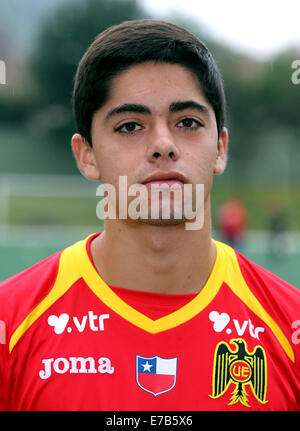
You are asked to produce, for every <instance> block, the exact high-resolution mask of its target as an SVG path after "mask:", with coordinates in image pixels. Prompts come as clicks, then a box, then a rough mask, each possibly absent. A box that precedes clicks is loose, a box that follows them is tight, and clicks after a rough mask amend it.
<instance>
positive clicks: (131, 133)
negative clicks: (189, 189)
mask: <svg viewBox="0 0 300 431" xmlns="http://www.w3.org/2000/svg"><path fill="white" fill-rule="evenodd" d="M91 134H92V142H93V148H92V149H91V150H90V151H91V152H92V158H93V160H94V164H95V167H94V171H93V174H92V175H91V174H90V175H89V174H87V173H86V172H84V169H81V170H82V171H83V173H84V174H86V175H87V176H89V177H90V178H91V179H100V180H101V181H102V183H109V184H112V185H114V186H115V187H116V189H117V190H118V184H119V176H126V177H127V183H128V187H129V186H130V185H132V184H146V185H147V187H148V188H149V187H150V185H151V184H153V183H158V184H162V183H166V184H168V185H171V184H177V185H178V187H179V186H183V184H184V183H187V184H193V185H195V184H204V193H205V199H207V197H208V196H209V193H210V190H211V186H212V178H213V174H214V173H217V174H220V173H222V172H223V170H224V167H225V162H226V160H225V159H226V146H227V133H226V130H223V131H222V134H221V137H220V138H219V140H218V135H217V125H216V118H215V114H214V110H213V108H212V107H211V105H210V104H209V102H208V101H207V99H206V98H205V96H204V94H203V91H202V89H201V86H200V84H199V82H198V80H197V78H196V77H195V76H194V75H193V73H192V72H190V71H189V70H188V69H186V68H185V67H183V66H181V65H177V64H168V63H154V62H147V63H142V64H138V65H134V66H132V67H130V68H129V69H127V70H126V71H124V72H122V73H120V74H119V75H117V76H116V77H115V78H114V79H113V80H112V82H111V87H110V97H109V100H108V101H107V102H106V104H105V105H103V106H102V107H101V108H100V109H99V110H98V111H97V112H96V113H95V114H94V117H93V121H92V133H91ZM73 139H74V138H73ZM73 150H74V146H73ZM74 152H75V151H74ZM75 157H76V154H75ZM76 159H77V161H78V157H76ZM78 164H79V167H81V166H80V163H78ZM89 173H90V172H89ZM165 174H166V175H165ZM180 174H181V175H182V177H180ZM153 175H154V176H155V177H154V180H153V181H147V180H149V179H150V180H151V176H153Z"/></svg>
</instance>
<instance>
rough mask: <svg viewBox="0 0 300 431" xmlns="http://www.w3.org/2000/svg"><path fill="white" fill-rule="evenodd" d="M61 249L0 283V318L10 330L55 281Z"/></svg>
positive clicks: (45, 293)
mask: <svg viewBox="0 0 300 431" xmlns="http://www.w3.org/2000/svg"><path fill="white" fill-rule="evenodd" d="M61 253H62V250H61V251H58V252H57V253H55V254H53V255H51V256H49V257H47V258H46V259H44V260H42V261H40V262H38V263H36V264H35V265H33V266H31V267H30V268H27V269H25V270H24V271H22V272H20V273H18V274H16V275H14V276H12V277H10V278H8V279H7V280H4V281H3V282H1V283H0V320H2V321H4V322H5V323H6V324H7V325H8V327H10V328H11V329H12V330H13V329H14V327H15V325H17V324H18V323H19V322H20V321H22V320H23V319H24V317H25V316H26V315H27V314H28V313H30V311H31V310H32V309H33V308H34V307H35V306H36V305H37V304H38V303H39V302H40V301H41V300H42V299H43V298H44V297H45V296H46V295H47V293H48V292H49V290H50V289H51V288H52V286H53V284H54V283H55V279H56V276H57V272H58V268H59V261H60V256H61Z"/></svg>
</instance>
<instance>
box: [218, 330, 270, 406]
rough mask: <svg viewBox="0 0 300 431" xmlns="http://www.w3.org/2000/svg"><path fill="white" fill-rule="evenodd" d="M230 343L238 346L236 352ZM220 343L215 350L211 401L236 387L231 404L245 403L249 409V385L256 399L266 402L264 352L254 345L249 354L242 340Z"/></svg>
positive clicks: (265, 361)
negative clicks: (230, 388) (231, 385)
mask: <svg viewBox="0 0 300 431" xmlns="http://www.w3.org/2000/svg"><path fill="white" fill-rule="evenodd" d="M229 344H232V345H235V346H236V349H234V348H231V347H230V346H229ZM229 344H227V343H226V342H225V341H222V342H220V343H219V344H218V345H217V347H216V350H215V358H214V367H213V382H212V395H210V397H211V398H219V397H221V396H222V395H223V394H224V393H225V392H226V391H227V389H228V387H229V385H230V384H231V383H233V384H234V385H235V387H234V390H233V392H232V394H231V395H232V396H231V398H230V402H229V403H228V405H232V404H236V403H237V402H240V403H242V404H243V405H244V406H247V407H250V405H249V403H248V394H247V392H246V389H245V386H247V385H248V386H250V388H251V389H252V392H253V394H254V396H255V398H256V399H257V400H258V401H259V402H260V403H262V404H265V403H267V402H268V401H267V400H266V393H267V360H266V354H265V351H264V349H263V348H262V347H261V346H255V348H254V350H253V351H252V352H251V353H250V352H249V351H248V348H247V344H246V341H245V340H243V339H242V338H236V339H232V340H230V342H229Z"/></svg>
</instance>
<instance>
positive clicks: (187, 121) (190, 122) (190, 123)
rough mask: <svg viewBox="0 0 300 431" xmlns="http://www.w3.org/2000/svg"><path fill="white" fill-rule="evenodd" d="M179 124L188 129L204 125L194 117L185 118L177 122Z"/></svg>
mask: <svg viewBox="0 0 300 431" xmlns="http://www.w3.org/2000/svg"><path fill="white" fill-rule="evenodd" d="M177 126H178V127H182V128H186V129H198V128H199V127H203V125H202V124H201V123H200V122H199V121H197V120H195V119H194V118H184V119H183V120H181V121H179V123H177Z"/></svg>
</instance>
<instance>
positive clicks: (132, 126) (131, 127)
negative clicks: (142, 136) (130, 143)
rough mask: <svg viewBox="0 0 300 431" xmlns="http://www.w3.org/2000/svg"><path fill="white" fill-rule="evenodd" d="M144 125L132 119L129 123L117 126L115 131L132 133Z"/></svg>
mask: <svg viewBox="0 0 300 431" xmlns="http://www.w3.org/2000/svg"><path fill="white" fill-rule="evenodd" d="M141 128H142V126H140V125H139V124H138V123H135V122H134V121H130V122H128V123H124V124H122V125H121V126H119V127H117V128H116V129H115V132H119V133H124V134H130V133H134V132H137V131H138V130H141Z"/></svg>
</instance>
